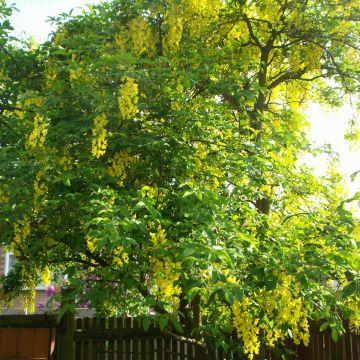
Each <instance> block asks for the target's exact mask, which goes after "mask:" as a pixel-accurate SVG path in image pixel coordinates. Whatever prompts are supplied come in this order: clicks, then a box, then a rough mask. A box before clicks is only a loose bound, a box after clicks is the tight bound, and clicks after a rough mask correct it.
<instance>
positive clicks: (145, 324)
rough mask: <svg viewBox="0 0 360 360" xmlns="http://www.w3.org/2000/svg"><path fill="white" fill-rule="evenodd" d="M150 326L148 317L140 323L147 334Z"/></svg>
mask: <svg viewBox="0 0 360 360" xmlns="http://www.w3.org/2000/svg"><path fill="white" fill-rule="evenodd" d="M150 324H151V319H150V317H146V318H145V319H144V320H143V321H142V328H143V329H144V331H145V332H147V331H148V330H149V327H150Z"/></svg>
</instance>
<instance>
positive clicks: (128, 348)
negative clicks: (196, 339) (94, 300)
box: [74, 317, 207, 360]
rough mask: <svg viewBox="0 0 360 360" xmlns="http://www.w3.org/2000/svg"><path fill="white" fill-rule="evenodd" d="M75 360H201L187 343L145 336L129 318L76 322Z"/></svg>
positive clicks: (156, 334)
mask: <svg viewBox="0 0 360 360" xmlns="http://www.w3.org/2000/svg"><path fill="white" fill-rule="evenodd" d="M74 340H75V344H74V348H75V349H74V350H75V359H76V360H87V359H91V360H95V359H96V360H145V359H146V360H173V359H174V360H175V359H176V360H195V359H197V360H201V359H207V357H206V356H205V354H204V351H203V348H202V347H200V346H199V345H197V344H194V343H192V342H191V341H187V340H182V339H181V340H179V339H178V338H175V337H174V336H170V335H164V334H163V333H161V332H160V330H159V329H155V328H150V329H149V330H148V331H147V332H145V331H144V330H143V329H141V328H140V327H139V324H138V321H137V320H135V319H133V318H123V317H118V318H110V319H108V320H105V319H96V318H83V319H77V320H76V324H75V331H74Z"/></svg>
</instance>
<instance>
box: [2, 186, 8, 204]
mask: <svg viewBox="0 0 360 360" xmlns="http://www.w3.org/2000/svg"><path fill="white" fill-rule="evenodd" d="M8 194H9V190H8V187H7V186H6V185H0V204H6V203H8V202H9V199H10V198H9V195H8Z"/></svg>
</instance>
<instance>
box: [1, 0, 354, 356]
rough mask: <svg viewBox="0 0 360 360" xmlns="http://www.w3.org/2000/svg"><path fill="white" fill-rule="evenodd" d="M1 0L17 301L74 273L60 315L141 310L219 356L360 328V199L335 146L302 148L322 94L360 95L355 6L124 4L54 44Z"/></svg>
mask: <svg viewBox="0 0 360 360" xmlns="http://www.w3.org/2000/svg"><path fill="white" fill-rule="evenodd" d="M0 4H1V8H0V14H1V16H2V20H1V27H0V53H1V58H0V81H1V83H0V92H1V97H0V130H1V131H0V202H1V207H0V228H1V241H2V242H3V243H4V245H5V246H6V247H7V248H8V249H11V250H12V251H13V252H14V254H15V255H16V257H17V259H18V262H17V264H16V265H15V266H14V268H13V269H12V271H11V272H10V273H9V274H8V275H7V276H5V277H3V278H2V280H1V282H2V287H1V293H0V294H1V300H2V301H4V302H5V301H10V300H11V299H12V298H13V297H14V296H16V295H18V294H19V293H20V291H21V289H24V288H27V289H30V290H28V291H27V292H25V294H26V297H27V300H28V301H27V304H28V306H29V307H31V306H32V307H33V304H31V303H33V302H34V289H35V284H36V283H38V282H39V281H40V279H41V278H43V279H44V278H49V274H50V273H53V274H56V273H61V274H62V276H64V275H66V279H67V280H66V281H64V283H63V287H62V289H63V291H62V292H60V293H59V294H58V295H56V296H55V299H56V300H60V299H61V298H64V297H65V295H64V294H66V299H67V300H69V299H72V303H71V302H70V303H66V302H64V301H63V304H64V305H63V309H68V308H71V309H73V310H74V309H75V308H76V307H78V306H80V305H81V304H84V303H89V304H90V306H91V307H92V308H94V309H96V311H97V313H98V314H100V315H104V316H111V315H115V314H124V313H127V314H130V315H132V316H138V317H139V318H140V319H142V323H143V327H144V328H145V329H147V328H148V327H149V325H150V323H152V322H153V323H155V324H158V325H159V326H160V327H161V329H163V330H167V331H172V332H177V333H183V335H184V336H186V337H188V338H193V339H196V340H197V341H198V342H199V343H202V344H204V347H205V348H206V349H207V351H208V356H209V359H210V358H212V356H213V353H214V350H215V349H216V348H222V349H223V351H225V352H229V353H230V352H231V353H232V354H233V355H232V356H235V357H236V356H237V357H238V358H240V357H242V356H244V355H245V357H246V358H248V359H255V358H259V359H261V358H264V354H265V352H266V351H267V350H268V349H269V348H274V347H279V348H280V347H283V346H285V345H284V344H288V341H289V340H290V341H293V342H294V343H295V344H300V343H304V344H305V345H306V344H307V343H308V341H309V323H310V322H314V323H316V324H318V325H319V326H321V329H322V330H323V329H325V328H327V327H329V328H331V332H332V336H333V338H334V339H337V337H338V336H339V335H341V334H343V333H344V331H345V330H344V325H343V320H346V321H347V320H348V321H349V324H350V325H349V327H350V329H351V330H352V331H354V332H359V331H360V313H359V310H360V305H359V296H360V295H359V290H360V284H359V271H360V261H359V249H358V245H359V224H358V222H357V221H356V219H355V218H354V216H353V214H352V212H351V211H349V207H348V205H349V204H350V203H352V202H353V201H356V200H358V198H359V196H358V195H355V196H354V197H352V198H350V199H349V198H348V197H347V196H346V192H345V191H344V189H343V188H344V182H343V180H342V178H341V176H340V175H339V173H338V172H337V170H336V164H335V163H336V161H335V159H333V160H332V163H333V164H332V166H331V167H330V168H329V171H328V173H327V175H324V176H322V177H315V176H314V175H313V173H312V170H311V168H310V167H309V166H307V165H306V164H304V161H302V159H303V158H304V156H305V154H307V153H319V152H320V153H321V152H322V151H323V152H328V151H327V149H323V150H321V149H314V148H313V146H312V145H311V143H310V142H309V140H308V132H309V129H308V123H307V121H306V119H305V116H304V111H305V106H306V104H307V102H308V101H309V99H311V100H314V101H320V102H322V103H326V104H329V105H332V106H336V105H340V104H341V103H342V102H343V101H345V99H346V97H347V96H349V95H351V94H355V93H356V92H357V90H358V86H359V82H358V79H359V35H360V34H359V19H360V13H359V7H358V5H359V4H358V2H357V1H355V0H326V1H325V0H324V1H322V0H316V1H305V0H296V1H295V0H256V1H255V0H244V1H237V0H115V1H111V2H109V3H103V4H101V5H98V6H89V7H88V9H87V11H84V13H82V14H81V15H71V14H62V15H61V16H59V17H57V18H53V19H52V20H53V21H54V22H55V23H56V24H57V30H56V31H55V32H54V33H52V34H51V36H50V37H49V40H48V41H46V42H45V43H43V44H42V45H40V46H36V45H34V44H33V43H30V42H22V43H19V42H16V40H15V39H13V38H11V37H10V35H9V31H10V30H11V27H10V24H9V22H8V20H6V17H7V16H8V15H9V14H10V13H11V9H9V8H8V7H6V6H5V3H4V2H0ZM326 126H327V124H326V123H324V131H326ZM329 156H330V157H331V156H332V155H331V153H329ZM65 290H66V291H65ZM63 300H64V299H63ZM66 304H67V305H66ZM69 304H70V305H69Z"/></svg>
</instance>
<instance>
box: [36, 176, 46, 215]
mask: <svg viewBox="0 0 360 360" xmlns="http://www.w3.org/2000/svg"><path fill="white" fill-rule="evenodd" d="M43 176H44V173H43V172H42V171H39V172H38V173H37V174H36V177H35V180H34V184H33V189H34V208H35V210H37V209H39V206H40V205H41V200H42V199H43V198H44V196H45V195H46V194H47V192H48V186H47V185H46V184H45V183H44V182H41V179H42V178H43Z"/></svg>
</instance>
